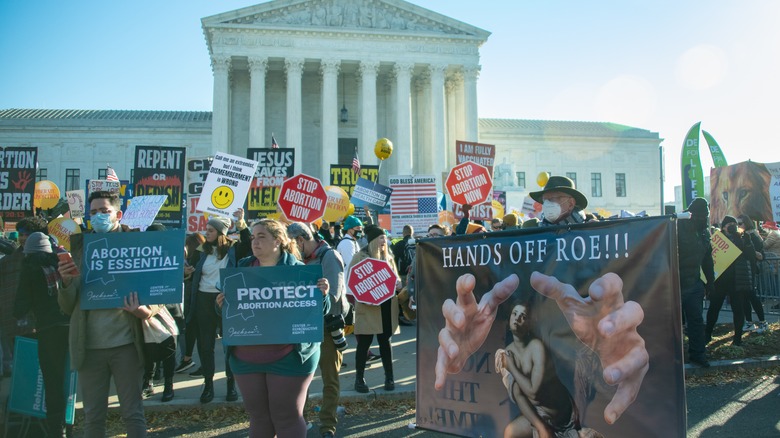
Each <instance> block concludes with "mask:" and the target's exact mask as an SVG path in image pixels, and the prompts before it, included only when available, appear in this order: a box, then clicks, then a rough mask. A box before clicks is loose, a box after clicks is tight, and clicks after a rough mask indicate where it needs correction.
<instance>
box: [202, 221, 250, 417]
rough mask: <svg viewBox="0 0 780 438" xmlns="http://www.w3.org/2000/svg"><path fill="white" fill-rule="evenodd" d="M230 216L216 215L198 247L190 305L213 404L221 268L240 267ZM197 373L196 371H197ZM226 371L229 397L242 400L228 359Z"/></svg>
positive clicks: (206, 396) (204, 397)
mask: <svg viewBox="0 0 780 438" xmlns="http://www.w3.org/2000/svg"><path fill="white" fill-rule="evenodd" d="M230 226H231V221H230V219H228V218H226V217H222V216H213V217H212V218H211V219H210V220H209V221H208V223H207V225H206V242H205V243H203V244H202V245H201V246H199V247H198V249H197V251H198V252H199V254H200V256H199V258H198V262H197V264H196V265H195V271H194V272H193V273H192V287H193V292H194V291H195V290H197V292H195V293H193V294H192V296H191V298H190V299H191V302H190V306H191V307H192V309H193V310H194V312H195V316H194V317H195V318H196V319H197V326H198V355H199V356H200V361H201V369H200V370H199V371H200V372H201V373H202V374H203V379H204V386H203V392H202V393H201V395H200V402H201V403H209V402H211V400H213V399H214V347H215V344H216V336H217V328H218V327H219V324H220V320H221V315H220V314H218V313H217V312H215V311H214V305H215V301H216V299H217V295H218V294H219V293H220V291H219V288H218V285H219V270H220V269H222V268H232V267H236V266H237V262H238V258H237V255H236V253H237V246H238V245H237V243H238V242H236V241H234V240H231V239H230V238H229V237H227V232H228V229H230ZM193 374H194V373H193ZM225 374H226V376H227V391H226V395H225V400H227V401H236V400H238V393H237V392H236V385H235V380H234V379H233V372H232V370H231V369H230V364H229V363H228V361H227V358H225Z"/></svg>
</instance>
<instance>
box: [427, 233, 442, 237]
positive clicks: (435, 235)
mask: <svg viewBox="0 0 780 438" xmlns="http://www.w3.org/2000/svg"><path fill="white" fill-rule="evenodd" d="M441 236H443V234H439V233H428V237H441Z"/></svg>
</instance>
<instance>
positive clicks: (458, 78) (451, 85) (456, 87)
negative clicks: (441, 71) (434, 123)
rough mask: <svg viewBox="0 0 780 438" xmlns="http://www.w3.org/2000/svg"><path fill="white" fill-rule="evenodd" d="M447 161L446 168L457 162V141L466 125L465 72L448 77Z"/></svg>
mask: <svg viewBox="0 0 780 438" xmlns="http://www.w3.org/2000/svg"><path fill="white" fill-rule="evenodd" d="M445 87H446V89H447V142H446V145H447V151H446V154H445V155H446V156H447V161H446V164H445V167H446V168H448V169H449V168H451V167H452V166H454V165H455V164H456V156H455V142H456V141H458V140H463V138H464V135H465V134H464V132H465V131H464V129H465V125H464V123H463V120H464V117H465V116H464V111H463V73H461V72H455V73H453V74H452V75H451V76H450V77H448V78H447V82H446V85H445Z"/></svg>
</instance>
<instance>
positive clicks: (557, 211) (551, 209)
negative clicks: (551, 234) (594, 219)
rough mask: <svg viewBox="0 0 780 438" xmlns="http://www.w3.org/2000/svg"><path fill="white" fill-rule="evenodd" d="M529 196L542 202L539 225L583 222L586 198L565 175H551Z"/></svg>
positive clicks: (586, 203) (586, 204)
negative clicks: (539, 188) (541, 186)
mask: <svg viewBox="0 0 780 438" xmlns="http://www.w3.org/2000/svg"><path fill="white" fill-rule="evenodd" d="M529 196H531V198H532V199H533V200H534V201H536V202H538V203H540V204H542V220H541V222H539V226H541V227H545V226H551V225H564V224H566V225H568V224H581V223H583V222H585V214H584V213H583V210H584V209H585V208H586V207H587V206H588V198H586V197H585V195H583V194H582V193H581V192H579V191H578V190H577V188H576V187H575V185H574V181H572V180H571V179H569V178H567V177H565V176H551V177H550V179H549V180H547V184H546V185H545V186H544V189H543V190H540V191H538V192H531V193H530V194H529Z"/></svg>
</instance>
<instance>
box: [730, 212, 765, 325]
mask: <svg viewBox="0 0 780 438" xmlns="http://www.w3.org/2000/svg"><path fill="white" fill-rule="evenodd" d="M737 226H739V227H740V228H742V229H743V230H745V232H744V233H743V235H744V236H745V237H746V238H749V239H750V243H751V244H752V245H753V249H754V252H753V253H752V254H746V257H747V259H748V260H749V261H750V269H751V272H752V274H753V288H752V289H750V290H749V291H748V293H747V294H745V302H744V303H742V305H743V306H744V309H745V327H744V328H743V330H744V331H746V332H747V331H751V332H756V333H764V332H766V331H767V330H768V329H769V325H768V324H767V322H766V319H764V306H763V304H761V298H759V297H758V295H757V294H756V291H757V289H758V275H759V273H760V271H759V270H760V269H761V267H760V265H759V262H760V261H761V260H764V239H762V238H761V236H759V235H758V230H756V223H755V222H753V219H750V216H748V215H746V214H741V215H739V216H738V217H737ZM751 306H752V308H753V310H755V311H756V316H758V324H755V323H753V316H752V314H751V312H750V308H751Z"/></svg>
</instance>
